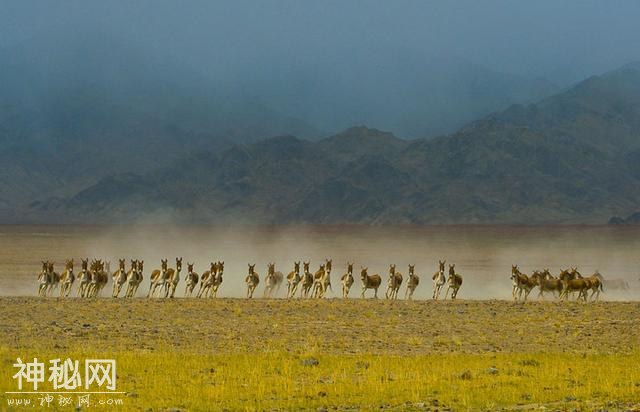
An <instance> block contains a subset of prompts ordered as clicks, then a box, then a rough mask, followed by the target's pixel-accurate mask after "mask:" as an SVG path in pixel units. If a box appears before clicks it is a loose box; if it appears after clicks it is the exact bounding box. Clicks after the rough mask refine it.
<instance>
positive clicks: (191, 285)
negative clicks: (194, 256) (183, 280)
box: [184, 262, 200, 298]
mask: <svg viewBox="0 0 640 412" xmlns="http://www.w3.org/2000/svg"><path fill="white" fill-rule="evenodd" d="M199 279H200V275H198V274H197V273H196V272H194V271H193V263H188V262H187V286H186V287H185V289H184V296H185V297H187V298H190V297H191V296H192V295H193V289H195V287H196V285H197V284H198V280H199Z"/></svg>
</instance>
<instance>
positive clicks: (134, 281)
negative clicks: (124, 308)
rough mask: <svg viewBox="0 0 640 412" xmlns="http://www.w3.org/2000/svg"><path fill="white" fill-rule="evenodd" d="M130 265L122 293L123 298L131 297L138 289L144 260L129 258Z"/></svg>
mask: <svg viewBox="0 0 640 412" xmlns="http://www.w3.org/2000/svg"><path fill="white" fill-rule="evenodd" d="M130 263H131V267H130V268H129V271H128V272H127V290H126V291H125V293H124V297H125V298H132V297H134V296H135V294H136V292H137V291H138V287H139V286H140V284H141V283H142V279H143V276H142V266H143V264H144V261H142V260H141V261H138V260H131V262H130Z"/></svg>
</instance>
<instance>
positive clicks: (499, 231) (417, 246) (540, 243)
mask: <svg viewBox="0 0 640 412" xmlns="http://www.w3.org/2000/svg"><path fill="white" fill-rule="evenodd" d="M639 234H640V228H628V227H606V226H597V227H596V226H593V227H590V226H580V227H566V226H564V227H507V226H497V227H496V226H436V227H413V226H398V227H362V226H321V227H318V226H295V227H290V226H284V227H277V226H269V227H264V226H237V227H234V226H229V227H222V226H215V227H206V226H203V227H194V226H176V225H171V226H159V225H149V226H100V227H91V226H56V227H46V226H2V227H0V280H1V282H0V294H1V295H29V296H33V295H34V294H35V290H36V280H35V279H36V275H35V274H36V272H37V271H38V270H39V266H40V260H41V259H51V260H54V261H55V262H56V263H57V265H56V268H57V269H58V270H61V269H62V267H63V264H64V260H65V259H67V258H71V257H73V258H75V259H76V262H79V259H80V258H83V257H101V258H105V259H107V260H110V261H111V262H112V269H115V267H116V264H117V259H118V258H126V259H127V264H128V261H129V259H144V261H145V273H144V275H145V281H144V282H143V284H142V285H141V287H140V291H139V294H140V295H142V294H144V293H146V291H147V290H148V284H149V283H148V279H149V273H150V272H151V271H152V270H153V269H155V268H158V267H159V264H160V259H161V258H168V259H169V263H170V264H171V265H175V257H177V256H180V257H183V258H184V261H185V266H184V269H183V272H182V273H181V278H182V280H183V281H184V278H185V275H186V262H194V263H195V267H196V271H197V272H198V273H201V272H202V271H204V270H206V269H208V267H209V262H211V261H214V260H216V261H217V260H223V261H225V279H224V283H223V286H222V288H221V290H220V294H221V295H222V296H229V297H242V296H244V293H245V285H244V277H245V276H246V273H247V264H248V263H256V265H257V266H256V268H257V270H258V273H259V274H260V277H261V279H262V280H264V276H265V273H266V266H267V263H268V262H275V263H276V267H277V269H278V270H280V271H282V272H283V273H285V274H286V273H288V272H289V271H290V270H291V269H292V267H293V262H294V261H296V260H310V261H311V266H312V269H313V270H315V269H317V267H318V265H319V264H320V263H322V262H323V261H324V259H325V258H332V259H333V262H334V270H333V273H332V284H333V288H334V293H333V294H331V293H330V294H329V296H330V297H338V296H340V280H339V279H340V276H341V275H342V274H343V273H344V271H345V269H346V262H347V261H353V262H354V263H355V271H354V272H356V273H354V275H356V283H355V285H354V289H352V295H353V296H357V294H359V291H360V281H359V278H358V274H359V269H360V266H367V267H368V268H369V273H370V274H372V273H379V274H380V275H381V276H382V277H383V279H384V282H383V286H382V287H383V288H386V278H387V273H388V267H389V264H390V263H395V264H396V265H397V267H398V269H399V270H400V272H401V273H402V274H403V275H404V276H405V281H406V276H407V266H408V265H409V264H415V265H416V273H417V274H418V275H419V276H420V278H421V282H420V286H419V287H418V289H417V290H416V293H415V295H414V296H415V297H416V298H417V299H426V298H429V297H430V296H431V275H432V274H433V273H434V271H435V270H436V265H437V261H438V259H447V263H448V264H449V263H455V264H456V269H457V271H458V272H459V273H461V274H462V275H463V277H464V283H463V287H462V289H461V292H460V295H459V296H460V298H471V299H490V298H499V299H505V298H510V293H511V283H510V280H509V273H510V268H511V264H518V265H519V266H520V268H521V270H522V271H523V272H525V273H530V272H531V271H533V270H535V269H542V268H545V267H548V268H550V269H551V271H552V273H557V272H558V271H559V270H560V269H561V268H566V267H568V266H572V265H573V266H578V267H579V269H580V271H581V272H582V273H583V274H592V273H593V272H594V271H595V270H599V271H600V272H601V273H602V274H603V275H604V276H605V278H606V279H614V278H616V279H623V280H625V281H626V282H627V283H628V284H629V285H630V290H627V291H610V290H607V291H605V294H604V298H605V299H610V300H613V299H615V300H635V299H638V296H639V292H640V290H639V289H640V282H639V281H638V278H639V277H640V275H639V272H640V271H639V270H638V263H639V258H638V257H637V253H636V251H637V250H638V247H639V246H640V236H638V235H639ZM263 286H264V283H262V284H261V285H260V287H259V288H258V296H261V295H262V289H263ZM110 287H111V284H110V285H109V286H108V290H110ZM283 289H284V288H283ZM183 291H184V284H182V283H181V285H180V287H179V289H178V296H181V295H182V293H183ZM283 293H284V292H283V290H281V294H283ZM536 293H537V292H534V295H535V294H536ZM403 294H404V286H403V287H402V289H401V295H403ZM534 295H532V296H534ZM534 297H535V296H534Z"/></svg>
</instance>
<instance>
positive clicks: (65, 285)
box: [60, 259, 76, 298]
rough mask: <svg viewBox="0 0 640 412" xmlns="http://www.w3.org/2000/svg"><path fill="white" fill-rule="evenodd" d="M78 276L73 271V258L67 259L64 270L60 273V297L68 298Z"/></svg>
mask: <svg viewBox="0 0 640 412" xmlns="http://www.w3.org/2000/svg"><path fill="white" fill-rule="evenodd" d="M75 281H76V276H75V274H74V273H73V259H71V260H67V261H66V262H65V264H64V272H62V273H61V274H60V297H62V298H66V297H68V296H69V294H70V293H71V288H72V287H73V282H75Z"/></svg>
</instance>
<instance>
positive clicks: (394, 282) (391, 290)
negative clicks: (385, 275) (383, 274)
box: [385, 265, 402, 300]
mask: <svg viewBox="0 0 640 412" xmlns="http://www.w3.org/2000/svg"><path fill="white" fill-rule="evenodd" d="M401 285H402V273H400V272H398V271H397V270H396V265H389V280H388V281H387V292H386V293H385V297H386V298H387V299H394V300H395V299H398V291H400V286H401Z"/></svg>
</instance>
